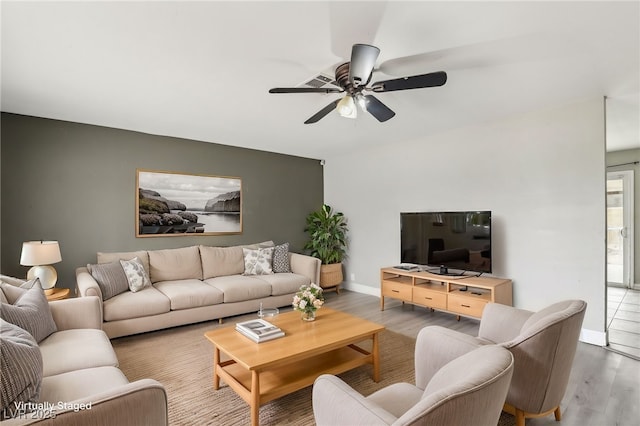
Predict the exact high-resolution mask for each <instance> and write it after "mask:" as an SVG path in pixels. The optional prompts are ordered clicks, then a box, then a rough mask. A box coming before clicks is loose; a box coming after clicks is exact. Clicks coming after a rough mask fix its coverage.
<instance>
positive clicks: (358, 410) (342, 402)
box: [312, 374, 396, 426]
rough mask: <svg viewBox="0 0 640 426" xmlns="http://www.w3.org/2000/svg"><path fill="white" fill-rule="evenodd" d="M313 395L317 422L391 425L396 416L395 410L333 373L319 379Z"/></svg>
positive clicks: (322, 425)
mask: <svg viewBox="0 0 640 426" xmlns="http://www.w3.org/2000/svg"><path fill="white" fill-rule="evenodd" d="M312 399H313V416H314V418H315V421H316V425H318V426H334V425H350V426H369V425H371V426H375V425H390V424H392V423H393V422H394V421H395V420H396V417H395V416H394V415H393V414H391V413H389V412H388V411H386V410H385V409H383V408H382V407H380V406H378V405H377V404H375V403H374V402H372V401H370V400H368V399H366V398H365V397H364V396H362V395H360V394H359V393H358V392H357V391H355V390H354V389H353V388H351V386H349V385H348V384H346V383H345V382H344V381H342V380H341V379H340V378H338V377H336V376H332V375H330V374H323V375H321V376H320V377H318V378H317V379H316V381H315V383H314V384H313V396H312Z"/></svg>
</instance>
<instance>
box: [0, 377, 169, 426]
mask: <svg viewBox="0 0 640 426" xmlns="http://www.w3.org/2000/svg"><path fill="white" fill-rule="evenodd" d="M68 404H69V406H68V407H64V408H63V409H62V410H58V409H57V408H58V407H57V406H56V412H55V417H53V418H47V419H37V420H33V421H28V422H19V423H15V424H38V425H43V426H44V425H51V426H62V425H64V426H76V425H77V426H81V425H101V426H110V425H113V426H129V425H131V426H135V425H168V424H169V414H168V408H167V407H168V406H167V393H166V391H165V389H164V387H163V386H162V385H161V384H160V383H159V382H157V381H155V380H153V379H142V380H138V381H135V382H133V383H128V384H126V385H124V386H119V387H117V388H114V389H111V390H108V391H105V392H102V393H100V394H97V395H91V396H89V397H87V398H82V399H78V400H75V401H69V402H68ZM88 404H90V405H88ZM89 407H91V408H90V409H89ZM74 409H75V411H74ZM16 420H17V419H16ZM11 424H14V423H11Z"/></svg>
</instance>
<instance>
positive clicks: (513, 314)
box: [478, 303, 533, 343]
mask: <svg viewBox="0 0 640 426" xmlns="http://www.w3.org/2000/svg"><path fill="white" fill-rule="evenodd" d="M531 315H533V312H531V311H526V310H524V309H517V308H514V307H513V306H507V305H502V304H500V303H487V306H485V307H484V310H483V311H482V319H481V320H480V329H479V330H478V337H479V338H481V339H483V340H488V341H490V342H493V343H503V342H508V341H510V340H512V339H515V338H516V337H517V336H518V335H519V334H520V330H522V326H523V325H524V323H525V322H526V321H527V319H529V317H530V316H531Z"/></svg>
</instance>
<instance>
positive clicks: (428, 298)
mask: <svg viewBox="0 0 640 426" xmlns="http://www.w3.org/2000/svg"><path fill="white" fill-rule="evenodd" d="M425 299H427V300H433V299H432V298H430V297H425Z"/></svg>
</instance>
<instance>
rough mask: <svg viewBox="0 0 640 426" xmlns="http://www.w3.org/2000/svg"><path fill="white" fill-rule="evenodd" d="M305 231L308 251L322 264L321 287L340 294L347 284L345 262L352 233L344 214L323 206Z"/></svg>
mask: <svg viewBox="0 0 640 426" xmlns="http://www.w3.org/2000/svg"><path fill="white" fill-rule="evenodd" d="M304 230H305V232H308V233H309V237H310V240H309V241H308V242H307V243H306V244H305V246H304V248H305V249H306V250H309V251H310V255H311V256H313V257H317V258H318V259H320V261H321V262H322V265H321V266H320V283H319V284H320V287H322V288H332V287H335V290H336V292H339V286H340V284H341V283H342V280H343V276H342V260H343V259H344V256H345V254H346V248H347V239H346V235H347V231H348V229H347V220H346V218H345V217H344V214H342V213H340V212H334V211H333V209H332V208H331V207H330V206H328V205H326V204H323V205H322V207H321V208H320V209H318V210H316V211H314V212H311V213H309V215H308V216H307V226H306V227H305V229H304Z"/></svg>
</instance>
